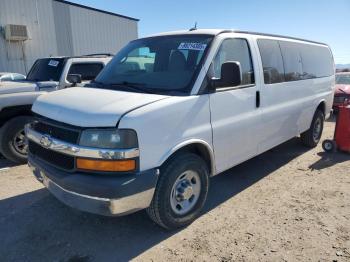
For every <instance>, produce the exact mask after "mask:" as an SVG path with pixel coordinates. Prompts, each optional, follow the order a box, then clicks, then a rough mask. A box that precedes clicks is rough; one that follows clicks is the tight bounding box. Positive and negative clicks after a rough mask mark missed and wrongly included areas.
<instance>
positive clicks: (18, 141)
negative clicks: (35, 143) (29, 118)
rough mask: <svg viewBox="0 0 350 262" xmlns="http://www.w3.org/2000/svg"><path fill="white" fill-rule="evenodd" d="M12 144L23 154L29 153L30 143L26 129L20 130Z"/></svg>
mask: <svg viewBox="0 0 350 262" xmlns="http://www.w3.org/2000/svg"><path fill="white" fill-rule="evenodd" d="M12 144H13V147H14V149H15V150H16V151H17V152H18V153H19V154H21V155H27V153H28V144H27V142H26V137H25V134H24V130H21V131H19V132H18V133H17V134H16V135H15V136H14V138H13V140H12Z"/></svg>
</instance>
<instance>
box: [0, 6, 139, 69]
mask: <svg viewBox="0 0 350 262" xmlns="http://www.w3.org/2000/svg"><path fill="white" fill-rule="evenodd" d="M6 24H22V25H27V27H28V32H29V36H30V40H27V41H25V42H24V46H23V50H24V54H23V51H22V45H21V42H8V41H5V39H4V36H3V35H2V34H1V35H0V71H11V72H19V73H26V71H28V70H29V69H30V67H31V66H32V64H33V62H34V61H35V60H36V59H37V58H40V57H46V56H58V55H59V56H64V55H68V56H70V55H82V54H89V53H100V52H110V53H116V52H117V51H118V50H119V49H120V48H121V47H123V46H124V45H125V44H126V43H127V42H129V41H130V40H132V39H135V38H137V34H138V33H137V21H135V20H131V19H127V18H123V17H119V16H114V15H110V14H105V13H101V12H97V11H93V10H90V9H85V8H81V7H77V6H74V5H69V4H65V3H61V2H56V1H53V0H0V26H5V25H6Z"/></svg>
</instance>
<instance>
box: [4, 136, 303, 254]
mask: <svg viewBox="0 0 350 262" xmlns="http://www.w3.org/2000/svg"><path fill="white" fill-rule="evenodd" d="M306 151H307V149H306V148H305V147H303V146H301V145H300V142H299V141H298V140H297V139H292V140H290V141H288V142H286V143H284V144H282V145H281V146H279V147H277V148H274V149H273V150H270V151H268V152H266V153H264V154H262V155H260V156H258V157H255V158H253V159H251V160H249V161H247V162H245V163H243V164H241V165H239V166H236V167H234V168H232V169H230V170H228V171H226V172H224V174H221V175H218V176H215V177H213V178H212V179H211V187H210V190H209V195H208V201H207V204H206V206H205V208H204V211H203V213H202V215H205V214H206V213H207V212H209V211H210V210H212V209H214V208H216V207H217V206H218V205H220V204H221V203H223V202H225V201H227V200H228V199H230V198H231V197H234V196H235V195H236V194H238V193H239V192H241V191H243V190H244V189H246V188H248V187H250V186H251V185H253V184H254V183H256V182H257V181H259V180H260V179H262V178H264V177H266V176H268V175H269V174H271V173H272V172H273V171H275V170H276V169H278V168H280V167H282V166H283V165H285V164H287V163H288V162H289V161H291V160H293V159H294V158H296V157H298V156H299V155H301V154H303V153H305V152H306ZM180 231H181V230H178V231H173V232H167V231H165V230H163V229H161V228H159V227H158V226H156V225H155V224H154V223H152V222H151V221H150V220H149V219H148V217H147V215H146V212H144V211H141V212H138V213H135V214H132V215H129V216H125V217H119V218H112V217H102V216H97V215H92V214H87V213H83V212H79V211H76V210H73V209H71V208H69V207H66V206H65V205H63V204H61V203H60V202H59V201H57V200H56V199H55V198H54V197H53V196H51V195H50V194H49V193H48V191H47V190H46V189H40V190H37V191H33V192H30V193H26V194H23V195H19V196H15V197H12V198H8V199H4V200H1V201H0V234H1V236H2V244H1V245H0V257H2V259H4V260H6V261H7V260H10V261H12V260H16V261H17V260H19V261H20V260H23V259H24V258H25V260H29V261H38V260H43V261H52V260H58V261H94V260H98V261H110V260H114V261H120V260H121V261H126V260H130V259H132V258H135V257H137V256H138V255H140V254H142V253H143V252H145V251H147V250H148V249H150V248H152V247H153V246H155V245H157V244H159V243H161V242H162V241H164V240H166V239H168V238H170V237H171V236H173V235H174V234H177V233H179V232H180Z"/></svg>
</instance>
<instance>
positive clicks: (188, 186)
mask: <svg viewBox="0 0 350 262" xmlns="http://www.w3.org/2000/svg"><path fill="white" fill-rule="evenodd" d="M208 187H209V170H208V166H207V164H206V163H205V162H204V161H203V159H202V158H200V157H199V156H197V155H195V154H192V153H184V154H182V155H178V156H176V157H175V158H173V159H172V160H170V161H169V162H168V163H167V164H165V166H164V167H162V168H161V175H160V177H159V180H158V183H157V187H156V190H155V193H154V196H153V200H152V203H151V205H150V207H149V208H148V209H147V213H148V215H149V216H150V218H151V219H152V220H153V221H154V222H156V223H157V224H158V225H160V226H161V227H163V228H166V229H175V228H179V227H183V226H186V225H188V224H190V223H191V222H192V221H193V220H195V219H196V218H197V217H198V215H199V214H200V211H201V210H202V208H203V206H204V203H205V201H206V198H207V194H208Z"/></svg>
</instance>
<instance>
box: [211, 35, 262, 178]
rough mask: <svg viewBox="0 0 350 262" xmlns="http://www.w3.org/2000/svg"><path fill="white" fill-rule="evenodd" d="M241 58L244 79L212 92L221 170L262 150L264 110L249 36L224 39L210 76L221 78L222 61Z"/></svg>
mask: <svg viewBox="0 0 350 262" xmlns="http://www.w3.org/2000/svg"><path fill="white" fill-rule="evenodd" d="M229 61H237V62H239V63H240V65H241V72H242V83H241V85H239V86H235V87H228V88H227V87H225V88H218V89H216V92H215V93H212V94H210V95H209V99H210V108H211V124H212V130H213V145H214V152H215V162H216V169H217V172H218V173H219V172H222V171H224V170H227V169H229V168H231V167H232V166H234V165H236V164H239V163H241V162H243V161H245V160H247V159H249V158H251V157H254V156H255V155H256V154H257V152H258V142H259V138H258V137H259V136H258V133H259V126H260V114H259V105H258V104H257V96H259V88H258V86H257V85H256V83H255V78H254V76H255V75H257V73H256V72H254V67H253V62H252V56H251V48H250V45H249V42H248V39H245V38H228V39H224V40H223V42H222V44H221V47H220V48H219V51H218V53H217V55H216V57H215V58H214V60H213V64H212V66H211V70H210V71H209V77H215V78H220V75H221V65H222V64H223V63H225V62H229Z"/></svg>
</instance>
